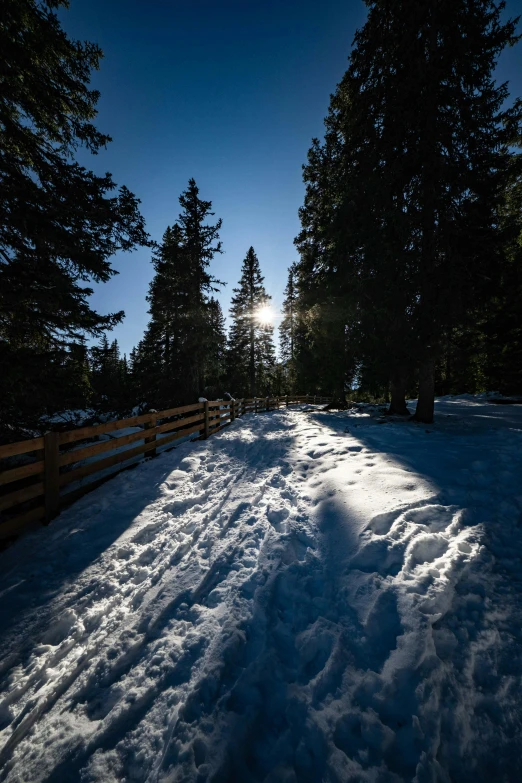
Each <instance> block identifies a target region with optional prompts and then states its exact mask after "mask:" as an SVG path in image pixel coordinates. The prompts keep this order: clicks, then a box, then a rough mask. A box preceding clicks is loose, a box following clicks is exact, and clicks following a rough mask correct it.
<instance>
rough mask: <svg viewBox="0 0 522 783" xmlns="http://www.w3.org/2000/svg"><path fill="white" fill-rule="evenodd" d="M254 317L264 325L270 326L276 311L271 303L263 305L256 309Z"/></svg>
mask: <svg viewBox="0 0 522 783" xmlns="http://www.w3.org/2000/svg"><path fill="white" fill-rule="evenodd" d="M254 318H255V319H256V321H257V322H258V323H260V324H261V325H262V326H270V324H271V323H272V322H273V320H274V318H275V313H274V311H273V310H272V308H271V307H270V305H263V307H259V308H258V309H257V310H255V311H254Z"/></svg>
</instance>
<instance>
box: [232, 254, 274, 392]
mask: <svg viewBox="0 0 522 783" xmlns="http://www.w3.org/2000/svg"><path fill="white" fill-rule="evenodd" d="M241 271H242V274H241V278H240V280H239V287H238V288H234V289H233V290H234V294H235V296H233V297H232V300H231V308H230V315H231V317H232V326H231V328H230V333H229V339H228V377H229V382H230V386H231V391H232V392H233V394H235V395H239V394H241V395H244V394H250V396H252V397H253V396H256V395H259V394H263V395H264V394H268V393H269V392H270V380H271V371H272V369H273V366H274V363H275V350H274V345H273V339H272V334H273V327H272V326H271V325H269V324H263V323H261V322H260V321H259V320H258V319H257V318H256V313H257V312H258V311H259V310H260V308H262V307H266V306H267V305H268V303H269V301H270V298H271V297H269V296H268V294H267V293H266V291H265V287H264V285H263V281H264V278H263V276H262V275H261V269H260V266H259V261H258V258H257V256H256V254H255V252H254V248H253V247H251V248H250V249H249V250H248V252H247V254H246V257H245V259H244V261H243V266H242V270H241Z"/></svg>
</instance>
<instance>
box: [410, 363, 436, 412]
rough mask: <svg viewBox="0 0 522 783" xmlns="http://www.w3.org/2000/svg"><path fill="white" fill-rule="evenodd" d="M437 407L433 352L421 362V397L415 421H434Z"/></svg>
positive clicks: (418, 401)
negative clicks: (434, 412)
mask: <svg viewBox="0 0 522 783" xmlns="http://www.w3.org/2000/svg"><path fill="white" fill-rule="evenodd" d="M434 407H435V360H434V358H433V355H432V354H431V352H430V353H429V354H427V355H426V356H424V357H423V359H422V360H421V362H420V364H419V399H418V400H417V409H416V411H415V416H414V417H413V418H414V420H415V421H422V422H423V423H424V424H432V423H433V411H434Z"/></svg>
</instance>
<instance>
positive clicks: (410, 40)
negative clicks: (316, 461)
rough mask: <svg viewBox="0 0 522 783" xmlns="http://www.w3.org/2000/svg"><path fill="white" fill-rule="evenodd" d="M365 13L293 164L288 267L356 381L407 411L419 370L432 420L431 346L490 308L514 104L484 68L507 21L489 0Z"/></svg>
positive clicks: (505, 35)
mask: <svg viewBox="0 0 522 783" xmlns="http://www.w3.org/2000/svg"><path fill="white" fill-rule="evenodd" d="M367 4H368V6H369V15H368V20H367V23H366V24H365V25H364V27H363V28H362V29H361V30H360V31H359V32H358V33H357V35H356V38H355V46H354V49H353V52H352V55H351V58H350V66H349V69H348V71H347V73H346V74H345V76H344V78H343V80H342V81H341V83H340V85H339V87H338V88H337V90H336V92H335V94H334V96H332V100H331V104H330V111H329V114H328V117H327V120H326V134H325V140H324V143H323V144H322V145H321V144H319V143H318V142H314V144H313V146H312V149H311V151H310V155H309V163H308V165H307V167H305V180H306V182H307V192H306V198H305V205H304V207H303V209H302V210H301V220H302V224H303V230H302V232H301V234H300V236H299V237H298V240H297V243H298V247H299V249H300V252H301V261H300V264H299V273H300V276H301V278H302V281H303V285H302V287H303V290H305V291H306V289H308V290H310V291H311V292H312V294H311V297H312V301H311V302H310V301H309V303H308V304H309V306H312V305H313V306H315V307H318V306H319V307H322V308H323V310H324V309H325V303H326V308H327V309H326V310H325V315H327V314H328V302H331V304H332V306H331V308H330V313H334V312H335V311H337V312H338V314H339V318H340V322H341V323H342V325H343V329H344V334H345V336H346V334H347V333H350V334H351V336H352V339H353V343H352V347H353V351H352V353H353V355H354V356H355V358H356V364H357V365H358V367H359V369H358V372H359V373H360V374H361V373H362V377H363V378H366V379H367V382H370V383H372V384H377V386H378V385H381V384H383V383H384V382H385V380H386V378H388V379H390V381H391V390H392V405H391V408H392V410H397V409H398V410H399V412H405V411H406V409H405V406H404V395H405V391H406V388H407V385H408V383H409V379H410V378H411V376H412V374H413V372H414V371H415V372H417V374H418V378H419V402H418V406H417V412H416V418H417V419H418V420H420V421H431V420H432V417H433V399H434V366H435V362H436V360H437V359H438V357H440V356H441V354H442V352H443V339H444V337H443V336H444V334H448V333H449V332H451V331H454V330H455V329H457V330H458V329H459V328H461V326H462V325H463V324H464V323H466V322H467V321H468V320H469V315H470V313H471V312H472V311H473V309H474V308H476V306H477V303H478V302H482V303H484V302H486V301H487V299H488V294H487V291H486V289H485V287H484V284H483V280H484V278H485V277H487V276H488V274H487V270H488V266H489V267H491V264H492V263H497V264H498V262H499V261H500V259H501V257H502V246H503V243H504V236H503V232H502V230H501V228H500V220H499V215H500V210H501V205H502V200H503V192H504V188H505V184H506V176H507V172H508V170H509V167H510V160H511V157H512V152H511V151H510V150H509V143H510V142H511V141H513V139H514V138H515V133H516V130H517V126H518V123H519V122H520V106H517V105H515V107H514V108H513V109H503V108H502V107H503V104H504V102H505V100H506V98H507V89H506V86H505V85H501V86H497V85H495V83H494V82H493V80H492V72H493V69H494V66H495V64H496V60H497V58H498V55H499V53H500V52H501V51H502V49H503V48H504V47H505V46H506V45H508V44H510V43H513V42H514V41H515V35H514V23H513V22H506V23H503V22H502V20H501V16H500V15H501V11H502V9H503V4H497V3H495V2H493V0H481V2H479V3H477V4H475V5H474V8H473V12H470V8H469V4H468V3H467V2H465V1H464V0H460V1H457V2H454V0H451V1H450V0H437V2H433V3H428V2H420V3H419V2H416V1H414V0H409V1H408V2H404V1H403V0H400V1H399V0H388V1H387V2H384V1H383V0H368V3H367ZM489 271H490V270H489ZM343 305H344V306H343ZM322 320H324V319H322ZM337 340H338V344H339V347H341V333H340V331H339V332H338V336H337ZM339 356H340V357H342V362H343V363H344V364H346V354H345V353H342V352H339ZM401 408H402V410H401Z"/></svg>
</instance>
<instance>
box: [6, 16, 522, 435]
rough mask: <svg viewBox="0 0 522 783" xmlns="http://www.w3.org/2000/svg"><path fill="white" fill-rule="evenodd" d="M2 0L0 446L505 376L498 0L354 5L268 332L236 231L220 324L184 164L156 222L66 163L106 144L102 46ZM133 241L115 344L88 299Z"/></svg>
mask: <svg viewBox="0 0 522 783" xmlns="http://www.w3.org/2000/svg"><path fill="white" fill-rule="evenodd" d="M2 5H3V18H2V22H1V25H0V39H1V51H2V55H1V57H2V61H3V63H4V65H3V67H2V77H1V78H2V92H1V95H0V148H1V156H0V178H1V183H2V189H1V195H0V212H1V216H0V400H1V402H0V437H1V438H2V440H3V441H4V442H7V441H9V440H15V439H17V438H19V437H21V436H22V435H23V434H24V433H25V434H26V435H27V433H30V432H43V431H45V430H46V429H48V428H49V422H50V421H52V420H56V416H59V415H60V414H61V413H63V412H65V411H75V410H80V411H89V412H90V415H91V416H92V419H93V420H97V417H98V418H99V417H100V416H101V415H103V416H105V417H106V416H107V415H112V414H114V415H116V416H120V417H121V416H123V415H126V414H128V413H129V412H130V411H132V410H140V411H145V410H149V409H150V408H160V407H172V406H175V405H182V404H187V403H192V402H194V401H197V399H198V398H199V397H200V396H204V397H208V398H209V399H211V398H216V397H219V396H222V395H223V394H225V393H228V394H230V395H232V396H233V397H241V396H247V395H250V396H254V395H266V394H273V395H283V394H286V393H289V392H295V391H299V392H300V393H310V394H325V395H326V394H328V395H332V396H333V398H334V402H333V403H332V405H333V406H334V407H341V408H342V407H344V406H346V405H347V404H348V401H353V400H366V401H369V400H377V401H381V402H384V401H386V402H387V403H388V404H389V413H390V414H396V415H410V414H412V415H413V418H414V419H416V420H417V421H421V422H431V421H432V420H433V410H434V399H435V397H436V396H437V395H444V394H457V393H462V392H470V393H474V392H479V391H484V390H489V391H491V390H495V391H498V392H501V393H504V394H508V395H515V394H521V393H522V319H520V316H519V310H520V305H519V303H520V299H521V296H522V172H521V158H520V152H519V150H520V141H521V127H522V102H521V101H520V99H519V98H518V97H516V96H510V94H509V87H508V84H507V83H497V81H496V78H495V69H496V66H497V63H498V59H499V57H500V56H501V54H502V52H503V51H504V50H505V49H506V48H507V47H510V46H513V45H515V44H516V43H517V41H518V39H519V37H520V36H519V35H518V33H517V22H518V20H517V19H506V17H505V14H504V9H505V5H504V3H499V2H495V0H480V2H476V3H474V4H473V10H472V11H470V6H469V3H468V2H464V0H458V1H457V2H456V1H455V0H439V1H438V2H436V3H424V2H423V3H419V2H418V1H417V0H400V2H399V1H398V0H390V1H388V2H381V1H378V0H367V3H366V5H367V7H368V12H367V19H366V22H365V23H364V25H363V26H362V27H361V28H360V29H359V31H358V32H357V34H356V37H355V40H354V42H353V46H352V48H351V51H350V55H349V61H348V69H347V71H346V73H345V74H344V76H343V78H342V79H341V81H340V82H339V84H338V85H337V87H336V88H335V90H334V92H333V94H332V95H331V98H330V105H329V110H328V114H327V116H326V118H325V122H324V128H325V130H324V136H323V138H320V139H313V140H312V142H311V147H310V150H309V153H308V160H307V161H306V163H305V165H304V166H303V180H304V186H305V192H304V200H303V204H302V206H301V208H300V211H299V218H300V223H301V230H300V232H299V234H298V236H297V237H296V238H295V249H296V259H297V260H294V259H289V263H288V267H289V268H288V273H287V274H288V282H287V287H286V289H285V299H284V303H283V309H282V313H281V319H280V323H279V324H278V328H277V330H276V331H277V332H278V335H277V334H276V335H275V334H274V331H275V330H274V326H273V318H272V317H271V312H270V301H271V296H270V292H269V291H267V290H266V288H265V285H264V278H263V274H262V263H263V259H261V260H259V259H258V257H257V255H256V251H255V249H254V248H253V247H250V248H245V257H244V260H243V265H242V270H241V277H240V279H239V281H237V283H236V284H235V287H234V288H233V296H232V300H231V307H230V312H229V314H228V316H229V327H228V329H227V328H226V320H225V315H224V313H223V312H222V308H221V306H220V303H219V302H218V300H217V298H216V296H215V294H216V293H217V292H218V291H219V290H220V289H221V286H222V285H223V282H224V281H220V280H218V279H216V278H215V276H214V275H213V273H212V264H213V259H214V258H215V256H216V255H217V254H220V253H221V252H222V251H223V248H222V244H221V240H220V229H221V227H222V221H221V220H220V219H219V218H218V217H216V216H215V213H214V211H213V209H214V208H213V204H212V201H210V200H206V199H207V197H208V196H209V195H211V194H207V193H203V194H200V191H199V188H198V185H197V183H196V181H195V180H194V179H190V181H189V182H188V184H187V187H186V189H185V190H184V191H183V193H181V195H180V196H179V213H178V215H177V216H176V214H173V218H172V225H169V226H166V227H165V231H164V234H163V237H162V238H161V240H155V239H153V238H152V237H151V236H150V235H149V234H148V233H147V230H146V226H145V220H144V218H143V216H142V214H141V212H140V200H139V198H138V197H137V196H136V195H135V194H133V193H132V192H131V191H130V190H129V189H128V188H127V187H125V186H124V185H121V186H118V185H117V184H116V183H115V182H114V181H113V179H112V176H111V175H110V174H106V175H105V176H99V175H96V174H94V173H93V172H92V171H90V170H88V169H87V168H85V167H84V166H82V165H80V164H79V163H78V161H77V160H76V157H75V154H76V151H77V150H78V148H79V147H83V148H85V149H86V150H87V151H89V152H91V153H92V154H97V153H98V152H99V151H101V150H103V148H105V146H106V145H107V144H108V143H110V141H111V138H110V136H108V135H107V134H105V133H103V132H101V131H99V130H98V129H97V127H96V126H95V124H94V121H95V118H96V114H97V102H98V100H99V97H100V96H99V93H98V92H97V91H96V90H94V89H92V88H91V87H90V76H91V73H92V72H93V71H94V70H96V69H98V67H99V65H100V60H101V57H102V52H101V50H100V48H99V47H98V45H97V44H95V43H86V42H80V41H76V40H72V39H71V38H69V37H68V36H67V35H66V34H65V32H64V30H63V29H62V27H61V25H60V22H59V18H58V15H57V11H58V10H59V9H60V7H67V3H66V2H65V0H46V1H45V2H43V1H42V2H39V1H38V0H6V2H4V3H3V4H2ZM347 49H348V43H347ZM218 206H219V205H218ZM216 209H218V207H216ZM137 247H146V248H148V249H149V250H150V260H151V264H152V267H153V277H152V280H151V283H150V286H149V289H148V291H144V292H143V296H144V298H146V301H147V303H148V313H149V322H148V325H147V328H146V331H145V333H144V335H143V338H142V339H141V340H140V342H139V343H138V345H136V346H135V348H134V349H133V350H132V351H131V352H130V354H129V355H128V356H127V355H122V354H121V351H120V348H119V346H118V342H117V340H114V339H113V340H111V339H110V332H111V330H112V329H113V328H114V327H115V326H116V325H117V324H119V323H121V321H122V319H123V318H124V315H125V314H124V313H123V312H114V313H109V314H102V313H99V312H97V311H96V310H95V309H94V308H93V306H92V304H91V302H90V296H91V294H92V283H93V282H95V283H104V282H107V281H108V280H109V279H110V278H111V277H113V276H114V274H116V272H115V269H114V268H113V265H112V263H111V259H112V258H113V257H114V255H115V253H117V252H118V251H127V252H128V251H131V250H133V249H135V248H137ZM225 282H232V284H234V282H235V281H225ZM277 336H278V337H279V340H278V341H277V342H278V346H277V347H276V339H275V338H276V337H277ZM412 398H413V399H417V403H416V409H415V410H413V409H412V410H410V408H411V406H410V408H408V407H407V405H406V400H408V399H412ZM53 417H54V418H53Z"/></svg>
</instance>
